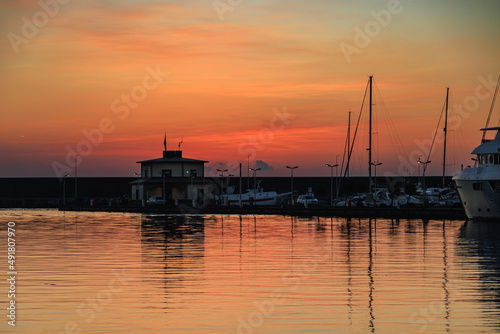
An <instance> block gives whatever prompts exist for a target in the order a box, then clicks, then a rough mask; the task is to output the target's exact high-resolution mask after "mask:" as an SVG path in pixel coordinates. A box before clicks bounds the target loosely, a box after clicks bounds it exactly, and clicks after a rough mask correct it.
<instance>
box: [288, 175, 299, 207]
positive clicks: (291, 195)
mask: <svg viewBox="0 0 500 334" xmlns="http://www.w3.org/2000/svg"><path fill="white" fill-rule="evenodd" d="M286 168H288V169H289V170H290V191H291V193H290V199H291V203H292V205H293V202H294V201H293V170H294V169H296V168H299V166H293V167H291V166H286Z"/></svg>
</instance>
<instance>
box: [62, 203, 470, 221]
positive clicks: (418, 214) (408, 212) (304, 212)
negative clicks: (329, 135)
mask: <svg viewBox="0 0 500 334" xmlns="http://www.w3.org/2000/svg"><path fill="white" fill-rule="evenodd" d="M58 209H59V211H90V212H129V213H144V214H165V215H169V214H186V215H190V214H205V215H280V216H298V217H315V216H319V217H343V218H386V219H449V220H467V216H466V215H465V211H464V209H463V208H445V207H427V208H422V207H411V208H390V207H385V208H380V207H325V206H311V207H308V208H304V207H295V206H294V207H291V206H282V207H277V206H268V207H267V206H259V207H250V206H244V207H242V208H240V207H224V206H220V207H219V206H211V207H205V208H200V209H198V208H193V207H190V206H187V205H179V206H175V207H174V206H167V207H127V206H102V207H101V206H71V207H70V206H67V207H60V208H58Z"/></svg>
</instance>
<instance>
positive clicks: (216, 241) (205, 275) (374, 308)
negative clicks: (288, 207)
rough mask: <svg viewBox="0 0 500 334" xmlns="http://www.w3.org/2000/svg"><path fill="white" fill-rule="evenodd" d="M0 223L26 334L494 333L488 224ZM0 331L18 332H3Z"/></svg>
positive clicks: (248, 219)
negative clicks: (13, 227)
mask: <svg viewBox="0 0 500 334" xmlns="http://www.w3.org/2000/svg"><path fill="white" fill-rule="evenodd" d="M0 216H1V217H2V219H3V220H12V219H15V220H16V223H17V225H18V228H19V231H22V232H21V233H20V235H19V238H20V240H21V241H22V247H23V252H22V253H20V255H19V256H20V261H21V260H22V262H23V284H24V286H23V292H22V294H21V296H22V299H21V300H20V303H22V304H23V305H24V307H23V320H22V322H20V323H23V324H24V326H25V327H24V328H23V331H22V332H23V333H61V332H64V330H65V326H66V325H67V324H68V323H75V324H76V325H77V326H78V328H79V329H80V330H81V332H99V333H107V332H120V333H162V332H175V333H177V332H184V333H205V332H213V333H277V332H279V333H302V332H307V331H311V332H323V333H349V332H353V333H367V332H370V333H418V332H425V333H443V332H450V333H471V332H474V333H489V332H494V331H499V330H500V321H499V320H498V319H499V318H500V292H499V280H500V279H499V276H500V275H499V274H500V273H499V271H500V256H499V248H500V247H499V241H498V236H499V235H500V226H499V225H496V224H477V223H471V222H467V223H465V222H461V221H435V220H424V221H422V220H398V219H394V220H387V219H353V220H348V219H340V218H318V217H315V218H309V219H307V218H297V217H280V216H253V215H252V216H141V215H126V214H104V213H102V214H101V213H100V214H89V213H67V214H63V213H59V212H49V213H47V212H43V213H40V212H37V211H26V212H23V214H22V215H19V214H15V213H9V212H5V211H4V212H1V211H0ZM1 229H2V233H4V232H5V229H6V228H5V226H2V228H1ZM1 242H2V244H0V247H3V246H4V244H3V243H5V241H4V240H1ZM117 270H124V271H125V272H126V273H127V275H129V276H127V277H129V278H127V279H126V280H125V281H126V282H125V283H124V285H123V287H122V288H121V290H120V291H117V292H113V293H112V294H111V299H110V300H109V301H107V300H101V301H100V300H99V298H100V297H99V296H103V291H108V290H106V289H108V287H109V285H110V282H112V281H113V277H114V276H115V275H116V271H117ZM45 283H54V284H55V285H47V284H45ZM4 284H5V283H4ZM108 292H109V291H108ZM88 300H94V301H93V303H96V305H97V306H98V307H99V308H98V311H97V309H92V308H91V304H88V303H89V302H88ZM48 312H50V313H48ZM91 312H94V314H93V315H94V318H92V320H90V316H89V315H92V313H91ZM0 330H1V331H2V332H9V331H10V332H14V331H12V330H11V328H7V327H5V324H0Z"/></svg>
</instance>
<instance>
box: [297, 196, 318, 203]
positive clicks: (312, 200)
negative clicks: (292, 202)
mask: <svg viewBox="0 0 500 334" xmlns="http://www.w3.org/2000/svg"><path fill="white" fill-rule="evenodd" d="M297 203H298V204H304V205H314V204H318V199H317V198H315V197H314V195H313V194H305V195H300V196H299V197H298V198H297Z"/></svg>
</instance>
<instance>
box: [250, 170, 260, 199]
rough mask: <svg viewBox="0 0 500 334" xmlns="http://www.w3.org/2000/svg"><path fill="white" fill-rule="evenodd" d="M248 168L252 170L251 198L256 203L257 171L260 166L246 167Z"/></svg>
mask: <svg viewBox="0 0 500 334" xmlns="http://www.w3.org/2000/svg"><path fill="white" fill-rule="evenodd" d="M248 170H251V171H253V200H254V205H256V204H257V202H256V200H257V171H258V170H261V168H248Z"/></svg>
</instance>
